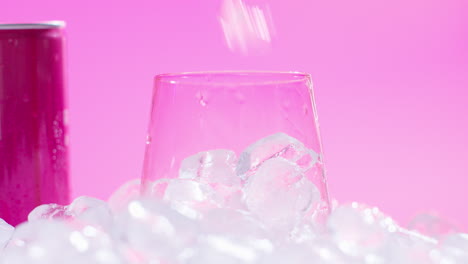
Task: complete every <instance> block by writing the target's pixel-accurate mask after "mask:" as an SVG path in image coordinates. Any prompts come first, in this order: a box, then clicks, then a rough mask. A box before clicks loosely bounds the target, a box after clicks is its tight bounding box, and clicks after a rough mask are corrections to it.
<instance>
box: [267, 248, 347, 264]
mask: <svg viewBox="0 0 468 264" xmlns="http://www.w3.org/2000/svg"><path fill="white" fill-rule="evenodd" d="M259 263H260V264H285V263H294V264H311V263H320V264H322V263H334V262H321V261H320V258H319V256H317V255H316V254H314V252H313V251H311V250H310V248H309V247H307V246H306V245H303V244H286V245H284V246H282V247H281V248H279V249H277V250H275V251H274V252H272V253H271V254H270V255H268V256H267V257H266V258H264V259H263V260H262V261H261V262H259ZM343 263H345V262H343Z"/></svg>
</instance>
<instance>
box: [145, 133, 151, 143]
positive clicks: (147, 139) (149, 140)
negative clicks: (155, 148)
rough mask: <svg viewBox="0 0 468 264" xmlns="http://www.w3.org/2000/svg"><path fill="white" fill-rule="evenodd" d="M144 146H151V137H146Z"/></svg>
mask: <svg viewBox="0 0 468 264" xmlns="http://www.w3.org/2000/svg"><path fill="white" fill-rule="evenodd" d="M146 144H147V145H149V144H151V136H150V135H148V136H146Z"/></svg>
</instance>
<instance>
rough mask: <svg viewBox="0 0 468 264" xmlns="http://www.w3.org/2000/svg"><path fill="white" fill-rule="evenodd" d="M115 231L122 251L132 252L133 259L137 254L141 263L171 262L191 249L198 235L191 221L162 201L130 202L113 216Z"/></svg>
mask: <svg viewBox="0 0 468 264" xmlns="http://www.w3.org/2000/svg"><path fill="white" fill-rule="evenodd" d="M116 227H117V231H116V232H117V233H118V237H119V238H120V241H122V243H123V245H124V248H127V250H128V251H131V252H134V254H133V257H135V254H137V255H138V258H139V259H141V263H153V262H151V261H160V260H161V259H169V260H170V259H172V258H175V257H176V256H177V255H178V254H179V253H180V252H181V251H182V250H183V249H184V248H186V247H190V246H191V245H192V243H193V242H194V240H195V239H196V235H197V233H198V225H197V224H196V222H194V221H193V220H192V219H190V218H188V217H186V216H184V215H183V214H180V213H179V212H178V211H176V210H174V209H172V208H171V207H170V206H169V205H168V204H165V203H163V202H162V201H157V200H149V199H144V200H134V201H131V202H130V203H129V204H128V205H127V208H126V210H125V211H123V212H121V213H119V214H118V215H117V216H116ZM135 252H136V253H135ZM154 263H156V262H154ZM157 263H159V262H157Z"/></svg>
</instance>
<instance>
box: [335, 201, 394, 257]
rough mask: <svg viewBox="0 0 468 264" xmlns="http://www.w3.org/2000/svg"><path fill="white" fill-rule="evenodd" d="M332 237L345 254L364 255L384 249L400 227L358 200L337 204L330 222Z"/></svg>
mask: <svg viewBox="0 0 468 264" xmlns="http://www.w3.org/2000/svg"><path fill="white" fill-rule="evenodd" d="M327 226H328V229H329V231H330V232H331V235H332V239H333V240H334V241H335V243H336V244H337V245H338V247H339V248H340V249H341V250H342V251H343V252H345V253H346V254H349V255H352V256H362V255H364V254H366V253H368V252H371V251H374V250H377V249H379V248H381V247H382V246H383V245H384V243H385V242H386V240H387V239H388V237H389V235H390V233H394V232H397V231H398V230H399V227H398V226H397V224H396V223H395V222H394V221H393V220H392V219H391V218H390V217H387V216H386V215H384V214H383V213H381V212H380V210H379V209H378V208H377V207H367V206H365V205H360V204H358V203H351V204H344V205H340V206H338V207H337V208H336V209H335V210H334V211H333V212H332V213H331V215H330V217H329V219H328V223H327Z"/></svg>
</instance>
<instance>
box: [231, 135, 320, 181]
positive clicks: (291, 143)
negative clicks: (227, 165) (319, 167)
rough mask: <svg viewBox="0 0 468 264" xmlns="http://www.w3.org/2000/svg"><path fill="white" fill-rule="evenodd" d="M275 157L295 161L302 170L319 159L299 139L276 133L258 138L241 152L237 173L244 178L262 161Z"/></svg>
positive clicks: (310, 166)
mask: <svg viewBox="0 0 468 264" xmlns="http://www.w3.org/2000/svg"><path fill="white" fill-rule="evenodd" d="M275 157H282V158H284V159H287V160H289V161H291V162H295V163H296V164H297V165H299V166H300V167H301V168H302V169H303V170H304V171H306V170H308V169H310V168H312V167H313V166H314V164H315V163H316V162H317V161H318V159H319V155H318V154H317V153H315V152H314V151H313V150H309V149H307V148H306V147H305V146H304V144H303V143H301V142H300V141H299V140H297V139H295V138H293V137H290V136H288V135H286V134H285V133H277V134H273V135H270V136H267V137H265V138H263V139H260V140H259V141H257V142H255V143H253V144H252V145H250V146H249V147H247V148H246V149H245V150H244V151H243V152H242V153H241V155H240V156H239V162H238V164H237V170H236V172H237V175H239V176H241V177H242V178H243V179H246V178H247V177H249V172H252V171H255V170H256V169H257V168H258V167H259V166H260V165H261V164H262V163H264V162H265V161H267V160H269V159H272V158H275Z"/></svg>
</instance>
